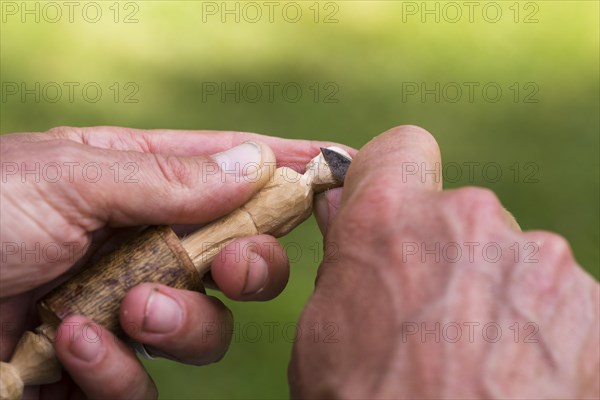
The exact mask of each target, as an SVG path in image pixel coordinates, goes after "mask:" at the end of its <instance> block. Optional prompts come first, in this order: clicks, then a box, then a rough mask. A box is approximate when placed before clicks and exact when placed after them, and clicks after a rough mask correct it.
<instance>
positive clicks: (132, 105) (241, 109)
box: [0, 1, 600, 399]
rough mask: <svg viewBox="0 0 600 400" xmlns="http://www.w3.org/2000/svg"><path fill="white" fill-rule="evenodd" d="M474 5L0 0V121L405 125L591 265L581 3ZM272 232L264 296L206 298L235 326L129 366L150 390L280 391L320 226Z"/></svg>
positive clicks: (591, 27) (174, 394)
mask: <svg viewBox="0 0 600 400" xmlns="http://www.w3.org/2000/svg"><path fill="white" fill-rule="evenodd" d="M474 3H475V6H474V8H472V9H469V8H468V6H466V5H465V4H464V3H463V2H457V3H448V2H426V3H424V2H420V1H419V2H400V1H397V2H395V1H344V2H315V1H298V2H292V4H290V2H274V4H275V5H274V6H270V5H266V4H265V2H260V1H259V2H255V3H250V4H249V3H248V2H234V1H229V2H226V3H225V2H221V1H219V2H200V1H137V2H118V3H116V2H114V1H107V2H104V1H99V2H95V3H94V4H92V5H88V3H86V2H76V4H77V6H76V8H74V10H73V14H72V17H71V16H69V13H68V11H69V9H68V8H67V6H65V5H64V4H63V3H62V2H58V3H55V4H58V5H59V10H60V11H61V15H60V16H59V15H58V14H57V12H56V9H55V6H53V5H51V6H48V3H46V2H27V3H25V4H26V7H28V9H31V10H34V11H33V14H26V13H25V14H24V13H23V9H22V7H23V5H22V3H21V2H6V1H3V2H2V27H1V42H0V43H1V63H0V74H1V81H2V102H1V111H0V130H1V132H2V133H11V132H22V131H44V130H47V129H49V128H51V127H55V126H60V125H74V126H93V125H120V126H129V127H137V128H148V129H151V128H173V129H216V130H238V131H250V132H258V133H263V134H269V135H277V136H283V137H288V138H309V139H321V140H333V141H338V142H343V143H346V144H348V145H351V146H354V147H357V148H358V147H360V146H362V145H363V144H364V143H366V142H367V141H368V140H370V139H371V138H372V137H374V136H375V135H377V134H378V133H380V132H383V131H385V130H386V129H388V128H390V127H393V126H395V125H400V124H417V125H420V126H423V127H424V128H426V129H428V130H429V131H430V132H432V133H433V134H434V136H435V137H436V138H437V140H438V142H439V144H440V147H441V149H442V153H443V159H444V163H446V165H451V166H453V169H450V168H449V169H448V170H447V171H445V172H447V175H448V178H450V180H451V181H452V182H447V183H446V185H445V186H446V187H448V188H451V187H458V186H465V185H478V186H485V187H489V188H491V189H492V190H494V191H495V192H496V193H497V194H498V196H499V198H500V199H501V201H502V202H503V204H504V205H505V206H506V207H507V208H508V209H509V210H511V211H512V212H513V214H514V215H515V216H516V218H517V220H518V221H519V222H520V224H521V225H522V227H523V228H524V229H547V230H552V231H556V232H559V233H560V234H562V235H564V236H565V237H566V238H567V239H568V240H569V241H570V243H571V245H572V247H573V249H574V252H575V255H576V258H577V260H578V261H579V263H580V264H582V265H583V266H584V268H586V269H587V270H588V271H589V272H590V273H591V274H593V275H594V276H595V277H596V278H598V277H599V276H600V271H599V252H598V243H599V237H598V236H599V113H598V111H599V106H600V104H599V65H598V63H599V61H598V60H599V50H598V49H599V43H598V41H599V21H598V15H599V9H598V4H599V3H598V2H596V1H547V2H544V1H539V2H527V1H524V2H515V1H507V2H504V1H499V2H491V3H493V4H491V5H490V4H489V3H490V2H474ZM36 4H37V6H36ZM15 7H16V8H15ZM36 7H39V8H37V10H39V11H35V10H36ZM53 7H54V8H53ZM269 7H273V8H271V9H270V8H269ZM98 10H100V14H98V13H97V11H98ZM226 10H230V13H225V11H226ZM236 10H238V11H236ZM269 10H271V11H272V14H271V15H270V14H269ZM298 10H300V13H301V14H298ZM427 10H429V12H427ZM436 10H437V11H436ZM257 11H260V15H259V14H257ZM459 11H460V13H461V14H460V15H459V14H458V12H459ZM36 14H37V15H36ZM36 17H37V18H38V19H39V20H38V21H36ZM57 18H58V19H57ZM70 18H72V22H71V21H70V20H69V19H70ZM96 19H97V22H93V21H94V20H96ZM223 20H224V21H223ZM296 20H297V21H296ZM69 82H73V83H72V84H70V83H69ZM268 82H273V83H271V84H269V83H268ZM36 83H38V84H39V89H36ZM22 84H25V88H29V89H33V91H34V92H37V95H38V96H39V99H38V100H39V101H36V98H35V94H26V95H25V96H24V98H23V97H22V95H23V93H22V89H23V87H22ZM221 84H224V85H226V86H225V88H226V89H233V91H234V92H235V88H236V84H237V85H239V90H237V96H239V98H236V95H235V94H232V93H229V94H227V93H225V94H223V92H222V91H221ZM436 84H439V90H437V91H436ZM67 85H72V86H73V85H75V86H73V87H74V92H73V97H72V98H69V92H68V86H67ZM86 85H87V86H86ZM267 85H272V87H273V88H274V91H273V97H272V98H270V97H269V90H268V86H267ZM423 85H424V86H423ZM57 86H58V87H61V88H62V93H59V92H57V91H56V87H57ZM469 86H470V87H472V88H473V92H472V95H471V94H470V93H469V89H468V88H469ZM84 87H86V91H85V92H84V91H82V89H83V88H84ZM98 87H99V88H100V89H101V91H102V93H101V95H97V94H96V89H97V88H98ZM257 87H258V88H261V90H262V92H261V93H260V94H259V93H258V92H257V91H256V88H257ZM284 87H285V90H283V89H284ZM15 88H16V89H15ZM215 88H216V91H217V93H214V92H215ZM298 88H300V90H301V95H300V96H298V95H297V90H298ZM457 88H460V89H461V90H462V93H459V92H457V90H456V89H457ZM498 88H499V89H500V90H501V94H498V93H497V90H498ZM15 90H16V92H15ZM427 90H429V92H427ZM424 91H425V92H424ZM424 93H425V94H424ZM436 95H437V96H439V98H436ZM222 96H223V97H224V98H222ZM96 100H97V101H96ZM471 162H474V163H479V164H473V165H474V167H473V168H474V169H473V175H472V176H469V170H468V165H467V164H465V163H471ZM457 166H458V167H459V169H458V170H457V168H456V167H457ZM457 171H460V172H461V176H460V177H457V175H456V173H457ZM498 171H499V172H500V173H501V174H502V175H501V177H499V178H496V175H497V173H498ZM283 242H284V243H285V244H287V245H288V246H290V251H291V252H293V253H296V254H295V255H294V254H292V255H291V256H292V259H293V263H292V275H291V279H290V283H289V286H288V288H287V289H286V291H285V292H284V293H283V294H282V295H281V296H280V297H279V298H278V299H276V300H274V301H272V302H269V303H266V304H239V303H234V302H232V301H228V300H224V301H225V302H226V303H227V304H228V305H229V306H230V307H231V308H232V309H233V312H234V314H235V316H236V323H237V325H236V330H235V332H234V340H233V343H232V345H231V348H230V351H229V352H228V353H227V355H226V356H225V358H224V360H223V361H222V362H220V363H218V364H215V365H211V366H207V367H201V368H198V367H188V366H183V365H178V364H176V363H172V362H168V361H155V362H150V363H148V364H147V365H148V368H149V370H150V372H151V374H152V376H153V378H154V379H155V381H156V382H157V384H158V386H159V390H160V392H161V396H162V397H163V398H219V399H221V398H281V397H287V393H288V392H287V381H286V371H287V363H288V360H289V357H290V351H291V346H292V343H291V337H292V335H293V332H294V324H295V322H296V321H297V319H298V316H299V314H300V311H301V309H302V306H303V304H304V303H305V301H306V299H307V298H308V296H309V295H310V293H311V290H312V286H313V281H314V278H315V273H316V268H317V266H318V262H319V257H320V255H321V251H320V248H321V238H320V235H319V234H318V229H317V227H316V224H315V223H314V220H312V219H311V220H309V221H308V222H306V223H305V224H303V225H302V226H301V227H300V228H299V229H297V230H296V231H294V232H293V233H292V234H290V235H289V236H288V237H286V238H284V239H283ZM269 327H272V328H269ZM270 332H272V336H271V334H270ZM259 334H260V336H258V335H259Z"/></svg>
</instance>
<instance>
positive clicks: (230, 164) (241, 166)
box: [213, 142, 262, 176]
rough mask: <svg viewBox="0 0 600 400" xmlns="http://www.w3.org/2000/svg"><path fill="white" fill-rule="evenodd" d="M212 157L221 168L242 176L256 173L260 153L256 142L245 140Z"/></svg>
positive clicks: (259, 161) (260, 158) (260, 159)
mask: <svg viewBox="0 0 600 400" xmlns="http://www.w3.org/2000/svg"><path fill="white" fill-rule="evenodd" d="M213 159H214V160H215V161H216V162H217V164H219V167H220V168H221V170H223V171H227V172H235V174H236V175H239V176H244V175H246V174H248V173H256V171H257V170H258V169H259V168H260V163H261V161H262V154H261V150H260V146H259V145H258V144H256V143H254V142H245V143H242V144H240V145H239V146H236V147H233V148H231V149H229V150H227V151H224V152H221V153H217V154H215V155H214V156H213Z"/></svg>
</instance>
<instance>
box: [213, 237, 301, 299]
mask: <svg viewBox="0 0 600 400" xmlns="http://www.w3.org/2000/svg"><path fill="white" fill-rule="evenodd" d="M211 271H212V278H213V280H214V281H215V283H216V284H217V286H218V287H219V289H220V290H221V291H222V292H223V293H224V294H225V295H226V296H227V297H229V298H231V299H233V300H242V301H244V300H246V301H247V300H257V301H263V300H270V299H272V298H274V297H276V296H277V295H278V294H279V293H281V291H282V290H283V289H284V288H285V286H286V284H287V281H288V278H289V260H288V258H287V255H286V253H285V250H284V249H283V247H282V246H281V244H280V243H279V242H278V241H277V239H275V238H274V237H272V236H268V235H260V236H255V237H252V238H243V239H239V240H236V241H234V242H232V243H230V244H228V245H227V246H225V248H224V249H223V251H221V253H219V255H217V257H215V259H214V261H213V263H212V269H211Z"/></svg>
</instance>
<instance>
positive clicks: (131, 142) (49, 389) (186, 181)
mask: <svg viewBox="0 0 600 400" xmlns="http://www.w3.org/2000/svg"><path fill="white" fill-rule="evenodd" d="M249 140H250V141H254V142H256V143H266V144H267V145H269V146H270V147H269V146H267V145H264V144H261V145H258V144H242V143H243V142H245V141H249ZM327 145H330V144H329V143H318V142H309V141H292V140H283V139H276V138H269V137H266V136H261V135H255V134H246V133H236V132H181V131H179V132H177V131H138V130H133V129H124V128H111V127H98V128H57V129H53V130H50V131H49V132H47V133H35V134H15V135H5V136H2V138H1V156H2V192H1V204H2V206H1V208H0V212H1V220H2V224H1V232H0V234H1V242H2V263H1V279H0V294H1V298H0V311H1V312H0V318H1V321H0V322H1V324H2V325H1V326H2V338H1V339H2V341H1V342H0V345H1V346H0V352H1V354H0V355H1V357H2V360H3V361H4V360H7V359H8V358H9V357H10V355H11V353H12V351H13V348H14V345H15V344H16V341H17V340H18V338H19V337H20V336H21V333H22V332H23V331H24V330H25V329H31V328H34V327H35V326H36V325H37V324H38V323H39V321H36V320H35V316H36V313H35V312H34V311H33V310H34V309H33V308H32V305H33V304H34V302H35V300H36V299H37V298H38V297H39V296H40V295H41V294H42V293H44V292H47V291H48V290H49V289H50V288H52V287H53V286H56V284H57V283H58V282H59V281H61V280H64V277H65V276H66V275H69V274H72V273H73V272H75V271H76V270H77V269H78V268H80V267H82V266H83V265H88V264H89V263H91V262H93V261H94V260H95V259H97V258H98V257H99V256H101V255H102V254H105V253H107V252H108V251H110V250H113V249H114V248H115V247H116V246H118V244H119V243H121V242H123V241H124V240H126V239H127V238H129V237H132V236H134V235H135V234H136V233H138V232H139V231H140V230H141V229H142V228H143V226H145V225H150V224H152V225H154V224H203V223H206V222H208V221H211V220H214V219H217V218H218V217H220V216H223V215H225V214H227V213H229V212H231V211H232V210H234V209H236V208H237V207H239V206H240V205H242V204H243V203H245V202H246V201H247V200H248V199H249V198H250V197H251V196H252V195H253V194H254V193H255V192H256V191H257V190H258V189H259V188H260V187H261V186H262V184H264V183H265V180H266V179H268V178H269V176H270V175H271V174H272V173H273V172H274V169H275V155H277V160H278V163H279V164H285V165H289V166H291V167H296V168H295V169H297V170H299V169H302V168H303V167H304V165H305V164H306V162H308V161H309V160H310V159H311V158H312V157H314V156H315V154H317V153H318V151H319V147H320V146H327ZM233 146H238V147H235V148H233V149H231V148H232V147H233ZM271 148H272V150H271ZM215 153H216V154H215ZM273 153H275V155H274V154H273ZM210 154H213V155H212V156H210ZM248 165H251V166H252V167H249V168H245V167H246V166H248ZM257 167H260V168H261V171H262V173H260V174H259V175H258V176H260V179H256V175H253V178H252V179H245V178H246V177H245V176H244V173H253V174H256V171H257ZM209 171H210V173H209ZM179 228H180V230H183V228H184V227H182V226H180V227H179ZM196 228H197V226H196ZM187 230H189V225H188V226H187ZM249 249H250V250H251V251H253V252H255V253H256V254H257V255H258V257H255V256H252V257H248V256H245V255H247V254H248V251H249ZM221 254H225V255H227V256H217V258H216V259H215V261H214V262H213V265H212V274H211V276H210V277H208V278H207V279H206V280H205V281H206V282H207V283H208V284H211V285H216V287H217V288H219V289H220V290H222V291H223V292H224V293H225V294H226V295H227V296H228V297H230V298H232V299H236V300H242V301H244V300H268V299H271V298H273V297H275V296H276V295H277V294H279V293H280V292H281V290H282V289H283V288H284V286H285V284H286V283H287V279H288V273H289V271H288V268H289V265H288V260H287V257H286V255H285V252H284V251H283V249H282V247H281V246H280V245H279V244H278V242H277V241H276V239H275V238H273V237H270V236H266V235H261V236H257V237H254V238H245V239H241V240H238V241H236V242H234V243H232V244H230V245H229V246H227V247H226V248H225V249H224V250H223V252H222V253H221ZM124 310H127V312H124ZM120 319H121V324H122V326H123V327H124V329H125V330H126V331H127V333H128V334H129V336H131V337H132V338H133V339H135V340H137V341H139V342H141V343H144V344H145V345H147V348H149V349H151V352H152V354H153V355H160V356H164V357H168V358H171V359H174V360H178V361H181V362H185V363H190V364H206V363H210V362H214V361H217V360H219V359H220V358H221V357H222V356H223V354H224V353H225V351H226V349H227V346H228V344H229V340H230V333H228V331H230V328H231V324H232V316H231V313H230V312H229V310H227V308H226V307H225V306H224V305H223V304H222V303H221V302H220V301H219V300H218V299H216V298H214V297H210V296H206V295H205V294H202V293H195V292H190V291H184V290H175V289H172V288H169V287H165V286H162V285H154V284H141V285H139V286H136V287H135V288H133V289H132V290H131V291H130V292H129V293H128V294H127V296H126V298H125V299H124V301H123V303H122V305H121V315H120ZM89 323H90V321H89V320H88V319H86V318H84V317H82V316H72V317H69V318H67V319H66V320H65V321H64V322H63V324H62V325H61V327H60V328H59V335H58V336H59V339H58V340H57V341H56V343H55V347H56V352H57V355H58V357H59V359H60V361H61V362H62V364H63V366H64V367H65V369H66V370H67V372H68V373H69V375H70V377H69V376H65V378H64V379H63V381H61V382H59V383H57V384H53V385H46V386H43V387H42V388H41V393H40V395H42V396H48V398H54V397H56V396H59V397H67V395H69V396H71V397H73V396H76V395H77V394H82V392H83V393H84V394H85V395H87V396H88V397H93V398H94V397H95V398H151V397H155V396H156V388H155V386H154V384H153V382H152V380H151V379H150V377H149V376H148V375H147V374H146V372H145V371H144V369H143V367H142V365H141V364H140V363H139V361H138V359H137V358H136V356H135V355H134V353H133V352H132V351H131V350H130V349H129V348H128V347H126V346H125V345H124V344H123V343H121V342H120V341H118V340H116V339H115V338H114V337H113V336H112V334H111V333H110V332H108V331H104V330H101V331H99V332H97V333H98V337H99V339H100V340H98V341H96V340H95V339H96V337H94V338H93V340H86V337H85V336H86V335H87V336H89V335H90V333H88V332H96V331H86V329H88V327H89V325H87V324H89ZM207 324H209V325H207ZM206 326H211V327H216V328H215V329H217V331H211V334H210V335H206V334H204V335H203V329H204V327H206ZM94 329H98V328H97V326H96V327H95V328H94ZM211 329H212V328H211ZM84 331H85V332H84ZM83 333H85V334H83ZM95 335H96V334H94V336H95ZM73 381H74V383H75V384H73ZM35 390H37V389H35V388H29V389H28V391H27V392H26V397H33V396H35V395H36V393H35ZM32 391H33V392H32Z"/></svg>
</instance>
